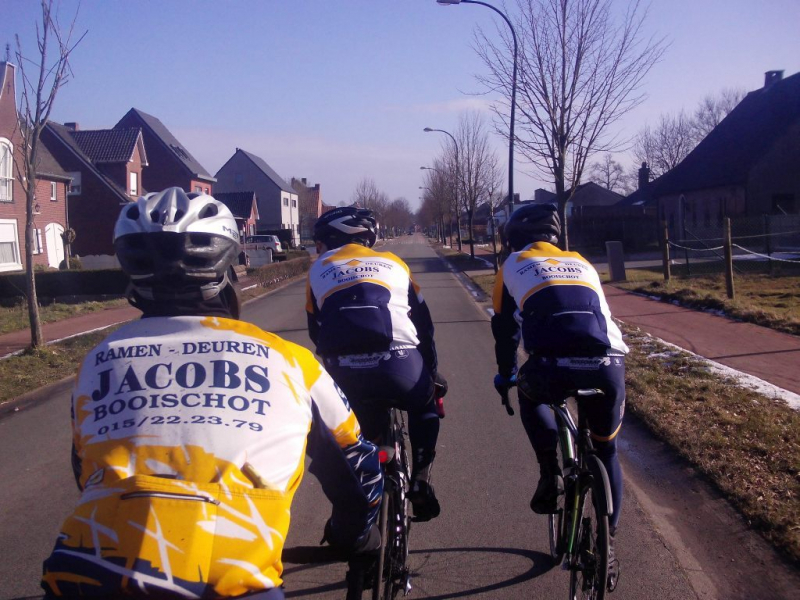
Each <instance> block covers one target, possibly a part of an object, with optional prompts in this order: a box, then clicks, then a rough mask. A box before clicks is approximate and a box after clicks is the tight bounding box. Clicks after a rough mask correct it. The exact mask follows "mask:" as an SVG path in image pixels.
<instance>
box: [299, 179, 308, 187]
mask: <svg viewBox="0 0 800 600" xmlns="http://www.w3.org/2000/svg"><path fill="white" fill-rule="evenodd" d="M300 181H302V182H303V185H304V186H306V187H308V180H307V179H306V178H305V177H301V178H300Z"/></svg>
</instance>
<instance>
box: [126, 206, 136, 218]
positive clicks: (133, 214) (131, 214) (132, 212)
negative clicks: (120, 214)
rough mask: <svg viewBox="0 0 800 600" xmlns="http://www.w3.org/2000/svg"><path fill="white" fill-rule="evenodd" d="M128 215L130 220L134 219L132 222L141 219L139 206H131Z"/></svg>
mask: <svg viewBox="0 0 800 600" xmlns="http://www.w3.org/2000/svg"><path fill="white" fill-rule="evenodd" d="M126 214H127V215H128V218H129V219H132V220H134V221H135V220H136V219H138V218H139V207H138V206H136V205H134V206H131V207H130V208H129V209H128V212H127V213H126Z"/></svg>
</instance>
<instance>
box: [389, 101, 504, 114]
mask: <svg viewBox="0 0 800 600" xmlns="http://www.w3.org/2000/svg"><path fill="white" fill-rule="evenodd" d="M494 104H495V101H494V100H490V99H488V98H485V97H470V98H456V99H453V100H448V101H446V102H436V103H431V104H392V105H389V106H386V107H384V108H383V111H384V112H390V113H399V112H402V113H415V114H427V115H432V114H450V113H463V112H467V111H479V112H491V109H492V106H494Z"/></svg>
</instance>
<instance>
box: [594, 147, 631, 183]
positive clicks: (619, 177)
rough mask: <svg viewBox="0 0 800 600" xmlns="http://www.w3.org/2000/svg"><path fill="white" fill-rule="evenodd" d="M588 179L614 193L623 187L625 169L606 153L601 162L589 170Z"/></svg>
mask: <svg viewBox="0 0 800 600" xmlns="http://www.w3.org/2000/svg"><path fill="white" fill-rule="evenodd" d="M589 179H590V180H591V181H594V182H595V183H596V184H598V185H602V186H603V187H604V188H606V189H607V190H611V191H612V192H615V191H617V190H622V189H624V187H625V184H624V179H625V169H623V168H622V165H621V164H619V163H618V162H617V161H615V160H614V158H613V157H612V156H611V154H610V153H608V152H607V153H606V154H605V155H603V158H602V159H601V160H599V161H598V162H596V163H594V164H592V166H591V167H590V168H589Z"/></svg>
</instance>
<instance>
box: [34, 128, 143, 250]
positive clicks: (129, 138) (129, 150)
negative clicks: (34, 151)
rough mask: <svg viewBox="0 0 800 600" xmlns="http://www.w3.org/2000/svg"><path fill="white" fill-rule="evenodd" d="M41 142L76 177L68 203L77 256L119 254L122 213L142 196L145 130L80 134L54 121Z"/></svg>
mask: <svg viewBox="0 0 800 600" xmlns="http://www.w3.org/2000/svg"><path fill="white" fill-rule="evenodd" d="M42 140H43V141H44V143H45V144H46V145H47V147H48V148H49V149H50V152H51V153H52V154H53V156H54V157H55V158H56V160H57V161H58V162H59V164H60V165H61V166H62V167H63V169H64V170H65V171H66V172H67V173H68V174H69V175H70V176H71V177H72V183H71V186H70V189H69V195H68V199H69V222H70V225H71V226H72V228H73V229H74V230H75V234H76V236H75V242H74V243H73V246H72V251H73V254H75V255H77V256H82V257H83V256H87V255H88V256H98V255H99V256H105V255H112V254H114V247H113V233H114V223H115V222H116V220H117V217H118V216H119V211H120V207H121V206H123V205H125V204H127V203H128V202H131V201H133V200H135V199H136V198H138V197H139V196H140V195H141V194H142V193H143V190H142V183H141V182H142V177H143V171H144V169H145V168H146V167H147V165H148V159H147V154H146V153H145V148H144V141H143V136H142V131H141V129H139V128H130V129H97V130H86V131H81V130H80V128H79V126H78V124H77V123H66V124H64V125H61V124H59V123H55V122H53V121H50V122H49V123H48V124H47V127H45V129H44V131H43V132H42Z"/></svg>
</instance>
